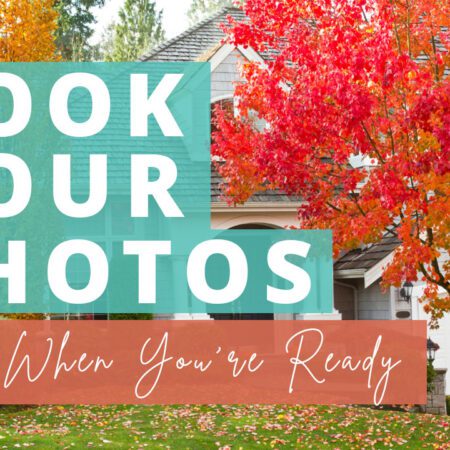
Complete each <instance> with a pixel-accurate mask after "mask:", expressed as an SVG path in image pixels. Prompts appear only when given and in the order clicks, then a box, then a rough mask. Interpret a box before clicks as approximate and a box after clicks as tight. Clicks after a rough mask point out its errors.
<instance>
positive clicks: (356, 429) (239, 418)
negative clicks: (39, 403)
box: [0, 406, 450, 450]
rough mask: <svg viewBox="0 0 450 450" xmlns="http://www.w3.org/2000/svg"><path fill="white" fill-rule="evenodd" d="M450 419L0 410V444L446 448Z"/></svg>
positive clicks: (252, 409) (222, 409) (264, 410)
mask: <svg viewBox="0 0 450 450" xmlns="http://www.w3.org/2000/svg"><path fill="white" fill-rule="evenodd" d="M449 442H450V428H449V423H448V417H435V416H430V415H423V414H407V413H400V412H392V411H390V412H386V411H374V410H372V409H369V408H356V407H337V406H332V407H329V406H295V407H285V406H248V407H247V406H178V407H160V406H112V407H85V406H78V407H63V406H50V407H39V408H29V409H26V410H22V411H14V410H13V409H11V408H7V407H6V408H5V407H4V408H2V409H0V448H7V449H9V448H13V449H14V448H24V447H34V448H41V449H55V448H58V449H63V448H67V449H70V448H86V447H92V448H99V447H102V448H110V449H121V448H124V449H125V448H126V449H131V448H134V449H144V448H166V449H167V448H170V449H207V448H208V449H209V448H217V449H220V448H222V449H229V448H231V449H252V448H274V449H276V448H299V449H303V448H312V449H335V450H336V449H363V448H364V449H371V448H399V447H400V448H427V449H449V448H450V444H449Z"/></svg>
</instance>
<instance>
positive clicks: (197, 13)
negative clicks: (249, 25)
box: [188, 0, 233, 25]
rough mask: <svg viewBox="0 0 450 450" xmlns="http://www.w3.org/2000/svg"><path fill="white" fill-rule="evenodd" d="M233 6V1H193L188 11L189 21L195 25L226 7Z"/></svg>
mask: <svg viewBox="0 0 450 450" xmlns="http://www.w3.org/2000/svg"><path fill="white" fill-rule="evenodd" d="M232 5H233V1H232V0H193V1H192V4H191V6H190V8H189V11H188V17H189V21H190V23H191V25H194V24H196V23H197V22H200V21H201V20H203V19H205V18H206V17H208V16H210V15H211V14H214V13H215V12H216V11H219V9H222V8H223V7H224V6H232Z"/></svg>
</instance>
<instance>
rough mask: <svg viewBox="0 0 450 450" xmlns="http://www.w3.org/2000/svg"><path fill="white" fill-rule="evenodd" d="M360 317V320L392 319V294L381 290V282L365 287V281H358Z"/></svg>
mask: <svg viewBox="0 0 450 450" xmlns="http://www.w3.org/2000/svg"><path fill="white" fill-rule="evenodd" d="M357 287H358V319H359V320H390V319H392V317H391V294H390V292H389V289H388V290H387V291H386V292H383V291H382V290H381V287H380V284H379V283H374V284H372V285H371V286H369V287H368V288H366V289H365V288H364V283H363V281H359V282H358V285H357Z"/></svg>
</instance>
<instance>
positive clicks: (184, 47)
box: [141, 8, 450, 393]
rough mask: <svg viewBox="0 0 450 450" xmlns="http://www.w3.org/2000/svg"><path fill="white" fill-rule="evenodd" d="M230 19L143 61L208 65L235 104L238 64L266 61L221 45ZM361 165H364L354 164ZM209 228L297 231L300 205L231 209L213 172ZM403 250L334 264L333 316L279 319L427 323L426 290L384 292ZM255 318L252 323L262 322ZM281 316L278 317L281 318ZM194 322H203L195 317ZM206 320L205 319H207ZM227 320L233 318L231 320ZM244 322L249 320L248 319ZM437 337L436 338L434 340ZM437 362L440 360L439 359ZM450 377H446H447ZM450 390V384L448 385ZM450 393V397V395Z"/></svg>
mask: <svg viewBox="0 0 450 450" xmlns="http://www.w3.org/2000/svg"><path fill="white" fill-rule="evenodd" d="M227 15H231V16H233V17H234V18H235V19H236V20H244V19H245V16H244V13H243V12H242V11H241V10H239V9H236V8H224V9H222V10H221V11H219V12H218V13H216V14H215V15H213V16H211V17H209V18H208V19H206V20H204V21H202V22H200V23H199V24H197V25H196V26H194V27H192V28H190V29H189V30H187V31H185V32H184V33H182V34H180V35H179V36H177V37H175V38H174V39H171V40H169V41H167V42H165V43H163V44H162V45H160V46H158V47H157V48H155V49H153V50H152V51H151V52H150V53H149V54H147V55H145V56H143V57H142V58H141V60H142V61H165V62H169V61H179V62H182V61H209V62H210V64H211V81H212V85H211V102H212V104H213V105H214V104H215V103H216V102H229V103H230V104H231V105H232V104H233V92H234V86H233V83H234V82H236V81H239V79H240V76H239V64H240V62H241V61H243V60H245V59H247V60H251V61H257V62H261V63H264V60H265V58H267V56H268V55H265V54H259V53H257V52H255V51H253V50H252V49H250V48H242V47H238V48H235V47H233V46H231V45H228V44H223V43H222V39H223V37H224V34H223V32H222V31H221V29H220V27H219V25H220V24H221V23H224V22H225V21H226V17H227ZM351 163H352V164H363V163H364V162H363V161H357V160H355V161H351ZM211 183H212V185H211V191H212V206H211V223H212V227H213V228H216V229H232V228H282V227H285V226H289V225H296V224H297V223H298V221H297V207H298V205H299V200H298V199H293V198H290V197H288V196H286V195H284V194H283V193H280V192H263V193H257V194H255V195H254V196H253V197H252V198H251V199H250V200H249V201H248V202H246V203H245V204H244V205H241V206H236V207H230V206H228V205H227V204H226V203H225V202H223V201H221V196H220V183H221V180H220V177H219V175H218V174H217V173H215V172H214V170H213V172H212V176H211ZM398 245H399V241H398V240H397V238H395V237H392V236H388V235H387V236H385V237H384V238H383V239H382V240H381V241H380V242H378V243H375V244H373V245H369V246H366V247H364V248H359V249H356V250H352V251H350V252H348V253H346V254H344V255H342V256H341V257H340V258H339V259H338V260H336V261H335V262H334V311H333V313H332V314H305V315H298V314H292V315H290V314H283V315H275V317H274V318H275V319H323V320H325V319H326V320H341V319H342V320H411V319H417V318H422V319H423V318H424V317H425V316H424V312H423V310H422V308H421V306H420V305H419V304H418V302H417V298H418V297H419V296H420V294H421V290H422V289H423V287H422V286H420V285H419V286H415V287H414V290H413V295H412V299H411V300H410V301H406V300H404V299H403V298H402V296H401V295H400V290H399V289H396V288H391V289H389V290H387V291H383V290H382V289H381V287H380V278H381V274H382V269H383V267H384V266H385V265H386V264H387V263H388V262H389V260H390V258H392V253H393V251H394V250H395V248H396V247H397V246H398ZM179 316H180V318H184V319H186V318H194V317H193V315H186V314H183V315H179ZM259 316H260V315H254V317H253V318H260V317H259ZM277 316H280V317H277ZM195 318H200V317H198V316H196V317H195ZM206 318H207V317H206ZM227 318H229V317H227ZM244 318H247V319H248V318H251V317H249V315H245V317H244ZM439 333H440V334H439V336H438V338H436V339H438V341H439V344H440V346H441V350H440V352H441V355H440V359H439V365H440V366H445V367H448V366H449V363H450V351H449V347H450V329H449V327H447V330H445V329H444V330H440V331H439ZM433 337H434V336H433V335H432V338H433ZM438 356H439V355H438ZM449 375H450V374H447V377H449ZM447 386H448V389H450V378H449V379H448V381H447ZM449 393H450V392H449Z"/></svg>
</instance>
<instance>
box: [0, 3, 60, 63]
mask: <svg viewBox="0 0 450 450" xmlns="http://www.w3.org/2000/svg"><path fill="white" fill-rule="evenodd" d="M56 18H57V14H56V12H55V10H54V9H53V0H0V61H3V62H29V61H52V60H54V59H55V55H56V54H55V43H54V32H55V30H56Z"/></svg>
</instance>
